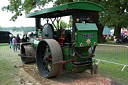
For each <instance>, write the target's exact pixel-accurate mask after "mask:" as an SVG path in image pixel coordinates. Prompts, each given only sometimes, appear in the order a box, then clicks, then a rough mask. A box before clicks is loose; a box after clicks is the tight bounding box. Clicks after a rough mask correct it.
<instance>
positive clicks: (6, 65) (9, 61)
mask: <svg viewBox="0 0 128 85" xmlns="http://www.w3.org/2000/svg"><path fill="white" fill-rule="evenodd" d="M19 63H20V58H19V57H17V56H15V57H0V85H18V76H17V75H16V74H17V73H18V69H16V68H14V66H15V65H17V64H19Z"/></svg>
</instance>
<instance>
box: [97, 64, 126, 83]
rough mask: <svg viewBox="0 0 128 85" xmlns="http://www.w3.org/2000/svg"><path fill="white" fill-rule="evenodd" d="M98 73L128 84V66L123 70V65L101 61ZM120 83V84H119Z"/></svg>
mask: <svg viewBox="0 0 128 85" xmlns="http://www.w3.org/2000/svg"><path fill="white" fill-rule="evenodd" d="M98 66H99V68H98V69H99V70H98V73H99V74H101V75H102V76H104V77H108V78H110V79H112V80H113V81H115V82H117V83H120V84H121V85H128V68H127V67H126V68H125V69H124V71H121V69H122V68H123V66H121V65H115V64H110V63H105V62H100V63H99V65H98ZM117 85H118V84H117Z"/></svg>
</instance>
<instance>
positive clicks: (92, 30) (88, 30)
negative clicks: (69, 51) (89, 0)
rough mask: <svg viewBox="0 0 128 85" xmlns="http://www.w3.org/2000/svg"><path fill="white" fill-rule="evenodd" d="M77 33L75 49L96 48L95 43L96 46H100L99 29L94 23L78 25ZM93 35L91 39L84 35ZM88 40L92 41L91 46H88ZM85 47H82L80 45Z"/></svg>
mask: <svg viewBox="0 0 128 85" xmlns="http://www.w3.org/2000/svg"><path fill="white" fill-rule="evenodd" d="M76 28H77V31H76V33H75V47H86V46H94V42H96V45H97V44H98V40H97V30H98V29H97V27H96V25H95V24H93V23H76ZM84 34H87V35H90V34H93V36H91V37H84V36H83V35H84ZM87 40H90V41H91V42H90V44H87V42H86V41H87ZM81 43H82V44H83V46H80V44H81Z"/></svg>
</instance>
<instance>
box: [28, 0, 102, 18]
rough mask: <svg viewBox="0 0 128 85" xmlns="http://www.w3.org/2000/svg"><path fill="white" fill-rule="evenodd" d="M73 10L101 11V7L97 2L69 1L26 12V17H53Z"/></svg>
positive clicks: (67, 13) (71, 12) (66, 14)
mask: <svg viewBox="0 0 128 85" xmlns="http://www.w3.org/2000/svg"><path fill="white" fill-rule="evenodd" d="M75 10H82V11H87V12H93V11H96V12H98V11H103V7H102V6H101V5H99V4H96V3H93V2H89V1H81V2H71V3H67V4H63V5H59V6H55V7H52V8H48V9H44V10H40V11H37V12H33V13H30V14H27V15H26V17H27V18H55V17H62V16H68V15H72V14H73V13H74V12H73V11H75Z"/></svg>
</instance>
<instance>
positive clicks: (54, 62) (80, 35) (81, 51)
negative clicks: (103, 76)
mask: <svg viewBox="0 0 128 85" xmlns="http://www.w3.org/2000/svg"><path fill="white" fill-rule="evenodd" d="M99 11H103V7H102V6H100V5H98V4H96V3H93V2H88V1H84V2H72V3H67V4H63V5H59V6H55V7H52V8H48V9H44V10H40V11H36V12H34V13H30V14H27V15H26V17H28V18H35V20H36V39H35V40H34V42H33V43H32V42H31V43H22V44H21V53H20V54H19V55H20V56H21V59H22V61H23V63H25V64H27V63H31V62H34V61H36V63H37V67H38V70H39V72H40V74H41V75H42V76H43V77H46V78H51V77H54V76H57V75H58V74H59V73H60V72H61V70H62V69H66V70H68V71H73V72H84V71H85V70H87V69H90V70H91V73H92V74H93V73H97V65H96V64H95V59H94V58H93V57H94V56H95V55H94V52H95V49H96V46H97V45H98V39H97V30H98V29H97V26H96V24H95V23H92V22H91V18H90V17H94V16H91V14H93V13H95V12H99ZM63 16H72V19H73V20H72V27H71V29H69V30H65V29H64V28H62V27H61V26H60V24H59V21H60V19H61V17H63ZM41 18H45V19H46V21H47V23H46V24H45V25H44V26H41ZM49 21H51V23H50V22H49ZM55 21H56V22H57V25H55Z"/></svg>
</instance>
